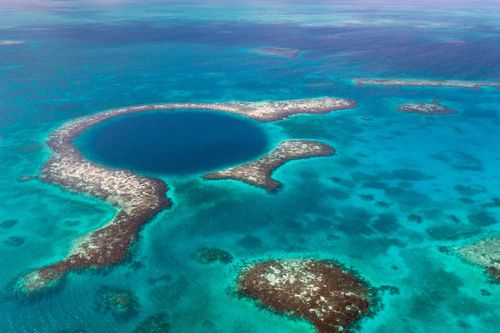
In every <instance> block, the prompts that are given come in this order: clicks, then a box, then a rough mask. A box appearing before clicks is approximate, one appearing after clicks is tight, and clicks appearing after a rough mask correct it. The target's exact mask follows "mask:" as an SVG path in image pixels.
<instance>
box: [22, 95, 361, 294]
mask: <svg viewBox="0 0 500 333" xmlns="http://www.w3.org/2000/svg"><path fill="white" fill-rule="evenodd" d="M355 105H356V103H355V102H354V101H352V100H347V99H341V98H329V97H325V98H315V99H299V100H289V101H276V102H272V101H271V102H232V103H211V104H201V103H171V104H153V105H142V106H132V107H126V108H121V109H114V110H109V111H104V112H101V113H97V114H94V115H90V116H86V117H82V118H79V119H75V120H72V121H69V122H67V123H66V124H64V125H63V126H62V127H60V128H59V129H57V130H55V131H54V132H53V133H52V134H51V135H50V139H49V141H48V142H47V144H48V146H49V147H50V149H51V150H52V156H51V157H50V159H49V160H48V161H47V162H46V163H45V165H44V166H43V170H42V173H41V175H40V179H42V180H44V181H46V182H48V183H53V184H56V185H60V186H63V187H65V188H66V189H68V190H70V191H73V192H77V193H83V194H87V195H91V196H93V197H96V198H99V199H101V200H104V201H106V202H108V203H110V204H111V205H113V206H114V207H116V208H117V210H118V213H117V215H116V216H115V217H114V219H113V220H111V221H109V222H108V223H107V224H105V225H104V226H103V227H102V228H100V229H98V230H95V231H93V232H91V233H89V234H87V235H84V236H82V237H81V238H80V239H78V240H76V241H75V243H74V245H73V248H72V249H71V251H70V252H69V254H68V255H67V256H66V258H64V259H63V260H61V261H58V262H56V263H54V264H52V265H48V266H45V267H42V268H40V269H37V270H34V271H32V272H30V273H28V274H27V275H24V276H22V277H20V278H19V279H18V281H17V283H16V288H17V289H18V290H19V291H21V292H27V293H30V292H33V291H37V290H40V289H42V288H44V287H47V286H50V285H53V283H54V282H56V281H57V280H58V279H59V278H61V277H62V276H63V275H64V274H66V273H67V272H69V271H72V270H81V269H86V268H91V267H93V268H100V267H104V266H107V265H111V264H114V263H116V262H118V261H121V260H123V259H124V258H125V256H126V254H127V251H128V248H129V247H130V245H131V244H132V242H133V241H134V240H135V238H136V236H137V233H138V231H139V228H140V227H141V226H142V225H143V224H144V223H146V222H147V221H148V220H150V219H151V218H152V217H154V216H155V215H156V214H157V213H158V212H160V211H161V210H163V209H164V208H167V207H169V206H170V201H169V200H168V199H167V198H166V197H165V193H166V191H167V185H166V184H165V183H164V182H163V181H162V180H160V179H156V178H150V177H144V176H140V175H137V174H135V173H132V172H131V171H128V170H118V169H112V168H108V167H104V166H100V165H97V164H96V163H93V162H91V161H89V160H86V159H85V158H84V157H83V156H82V155H81V154H80V152H79V151H78V149H77V148H76V147H75V146H74V145H73V140H74V139H75V138H76V137H77V136H78V135H80V134H81V133H82V132H83V131H85V130H86V129H88V128H90V127H92V126H95V125H97V124H99V123H101V122H103V121H106V120H108V119H111V118H114V117H118V116H122V115H126V114H132V113H140V112H147V111H158V110H178V109H199V110H204V111H207V112H208V111H220V112H229V113H235V114H240V115H243V116H247V117H249V118H252V119H255V120H258V121H262V122H267V121H276V120H281V119H284V118H287V117H288V116H291V115H294V114H300V113H303V114H320V113H327V112H331V111H335V110H341V109H348V108H352V107H354V106H355ZM316 145H317V144H316ZM302 146H303V145H302V144H301V145H300V146H297V145H296V144H287V145H285V146H283V147H281V149H280V151H279V152H280V153H282V154H291V155H293V154H296V155H297V154H299V155H300V154H304V151H301V149H302V148H301V147H302ZM306 148H307V147H306ZM287 149H290V150H291V152H287ZM327 149H330V148H326V146H325V147H322V146H318V147H310V148H308V149H305V148H304V149H302V150H305V154H310V150H312V151H315V150H318V151H319V153H320V154H321V152H322V151H323V150H327ZM278 161H280V162H279V163H278V164H277V165H276V166H275V167H277V166H279V165H281V164H282V160H280V159H278ZM274 163H276V162H274Z"/></svg>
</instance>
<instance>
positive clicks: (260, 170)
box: [203, 140, 334, 191]
mask: <svg viewBox="0 0 500 333" xmlns="http://www.w3.org/2000/svg"><path fill="white" fill-rule="evenodd" d="M333 153H334V149H333V148H332V147H330V146H329V145H327V144H325V143H322V142H317V141H309V140H288V141H284V142H281V143H280V144H279V145H278V146H277V147H276V148H275V149H274V150H273V151H271V152H270V153H269V154H267V155H265V156H264V157H262V158H261V159H259V160H256V161H254V162H250V163H247V164H243V165H240V166H236V167H233V168H229V169H226V170H221V171H217V172H213V173H209V174H206V175H205V176H203V178H205V179H212V180H213V179H234V180H239V181H242V182H244V183H247V184H251V185H255V186H258V187H262V188H265V189H266V190H268V191H273V190H276V189H278V188H279V187H280V186H281V183H280V182H278V181H276V180H274V179H272V178H271V175H272V173H273V171H274V170H276V169H277V168H278V167H280V166H282V165H283V164H285V163H286V162H288V161H291V160H297V159H305V158H310V157H318V156H329V155H333Z"/></svg>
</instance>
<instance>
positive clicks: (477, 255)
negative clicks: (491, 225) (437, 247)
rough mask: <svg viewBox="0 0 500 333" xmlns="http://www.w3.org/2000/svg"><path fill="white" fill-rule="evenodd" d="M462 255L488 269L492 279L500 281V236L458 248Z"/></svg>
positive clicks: (472, 262) (470, 261)
mask: <svg viewBox="0 0 500 333" xmlns="http://www.w3.org/2000/svg"><path fill="white" fill-rule="evenodd" d="M457 252H458V254H459V255H460V257H462V258H463V259H465V260H466V261H468V262H469V263H471V264H474V265H479V266H481V267H483V268H485V269H486V271H487V272H488V273H489V275H490V277H491V280H492V281H493V282H496V283H500V236H494V237H488V238H484V239H481V240H480V241H478V242H476V243H473V244H470V245H465V246H463V247H460V248H459V249H458V250H457Z"/></svg>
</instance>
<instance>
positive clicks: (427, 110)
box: [397, 101, 455, 115]
mask: <svg viewBox="0 0 500 333" xmlns="http://www.w3.org/2000/svg"><path fill="white" fill-rule="evenodd" d="M397 110H398V111H400V112H407V113H420V114H426V115H447V114H454V113H455V111H454V110H452V109H450V108H447V107H446V106H444V105H442V104H441V103H439V102H437V101H434V102H431V103H407V104H403V105H400V106H398V107H397Z"/></svg>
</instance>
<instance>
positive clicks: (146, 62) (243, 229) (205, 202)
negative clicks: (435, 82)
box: [0, 1, 500, 333]
mask: <svg viewBox="0 0 500 333" xmlns="http://www.w3.org/2000/svg"><path fill="white" fill-rule="evenodd" d="M21 5H22V7H23V9H22V10H19V6H21ZM496 9H498V5H497V4H495V3H494V2H492V3H488V2H484V3H482V4H477V3H474V4H472V3H468V2H465V3H457V2H453V3H452V2H447V1H443V2H440V3H437V4H436V3H434V5H433V6H430V5H429V4H428V3H426V2H421V3H418V2H411V3H409V4H406V5H404V6H395V5H394V3H392V4H390V5H388V4H387V3H386V4H382V3H381V2H376V3H373V2H370V3H369V4H367V3H359V2H352V3H351V2H348V1H346V2H339V3H335V4H332V3H331V2H322V1H317V2H311V3H308V4H301V3H298V2H293V1H287V2H279V3H278V2H268V1H266V2H251V3H247V2H232V4H231V6H228V7H225V6H224V3H223V2H222V3H221V2H208V1H205V2H189V3H181V4H174V3H170V4H168V5H166V4H163V5H162V4H158V3H156V4H144V5H140V6H139V5H133V4H128V5H126V4H115V5H113V6H109V5H108V6H104V5H101V4H99V2H93V3H92V4H90V3H87V2H85V1H83V2H80V3H79V4H78V5H72V6H68V5H63V4H61V3H51V2H47V3H45V4H44V5H43V6H39V5H34V4H33V3H31V4H29V3H27V2H26V3H24V2H16V3H14V2H9V1H7V2H5V3H4V2H3V3H2V4H1V5H0V17H1V18H0V40H24V41H26V42H27V43H26V44H24V45H12V46H0V157H1V159H0V202H1V204H0V223H1V221H5V220H15V222H8V223H5V224H4V226H6V227H2V228H1V229H0V253H1V256H2V261H1V263H2V269H1V271H0V286H1V287H2V293H1V297H2V301H1V302H0V332H9V333H10V332H50V333H52V332H61V331H65V330H66V331H69V332H72V331H78V330H81V331H85V332H98V333H99V332H133V330H134V328H135V327H136V326H137V325H138V323H139V322H140V321H141V320H143V319H144V318H146V317H147V316H149V315H151V314H153V313H156V312H158V311H165V312H167V313H168V314H169V317H170V319H169V321H170V323H171V331H172V332H286V333H289V332H312V331H313V329H312V328H311V327H310V326H309V325H308V324H307V323H305V322H302V321H294V320H290V319H289V318H286V317H282V316H277V315H275V314H273V313H271V312H268V311H262V310H261V309H259V308H258V307H257V306H255V304H253V303H252V302H250V301H248V300H242V299H239V298H238V297H236V296H235V294H234V291H235V279H236V276H237V273H238V271H239V269H240V267H241V265H242V264H243V262H247V261H250V260H254V259H257V260H258V259H265V258H285V257H313V258H334V259H337V260H339V261H340V262H343V263H345V264H346V265H348V266H351V265H352V266H353V267H354V268H355V269H356V270H357V271H358V272H359V273H360V275H361V276H363V277H364V278H365V279H366V280H368V281H369V282H370V283H371V284H373V285H374V286H382V285H391V286H395V287H397V288H398V289H399V294H396V295H389V294H388V293H386V294H384V295H383V297H382V302H383V304H384V307H383V309H381V310H380V311H379V312H378V313H377V315H376V316H375V317H374V318H366V319H365V320H363V321H362V323H361V327H360V328H359V331H360V332H380V333H382V332H383V333H386V332H442V331H449V332H488V333H489V332H497V331H498V328H499V327H500V319H499V318H500V313H499V310H498V304H499V302H500V289H499V287H498V285H493V284H490V283H488V280H487V277H486V276H485V275H484V274H483V271H482V270H481V268H478V267H474V266H471V265H469V264H467V263H465V262H463V261H461V260H460V259H458V258H456V257H454V256H450V255H446V254H444V253H442V252H440V251H439V247H440V246H458V245H460V244H464V243H469V242H471V241H473V240H475V239H477V238H481V237H483V236H485V235H492V234H498V233H499V232H500V224H499V221H500V210H499V207H498V205H495V204H494V200H495V199H497V198H500V191H499V188H500V186H499V185H500V184H499V179H500V171H499V170H500V152H499V150H498V142H500V133H499V131H498V126H497V124H498V122H499V121H500V114H499V105H500V90H498V89H491V88H485V89H482V90H467V89H451V88H380V87H356V86H355V85H354V84H353V83H352V78H355V77H378V76H381V77H410V78H412V77H413V78H440V79H466V80H492V81H500V60H499V59H500V40H499V37H498V36H499V35H500V30H499V28H498V24H497V23H498V21H499V19H500V18H499V17H498V16H497V15H498V14H495V13H499V12H500V11H499V10H496ZM264 46H265V47H288V48H296V49H300V50H302V51H303V52H302V53H301V56H300V57H298V58H296V59H288V58H285V57H272V56H265V55H258V54H255V53H251V52H248V50H250V49H253V48H256V47H264ZM320 96H337V97H345V98H352V99H355V100H357V101H358V103H359V107H358V108H356V109H354V110H345V111H339V112H335V113H332V114H328V115H317V116H294V117H292V118H289V119H287V120H284V121H280V122H277V123H270V124H266V125H265V130H266V133H267V136H268V138H269V146H270V147H271V146H272V145H274V144H276V143H277V142H279V141H281V140H283V139H286V138H301V139H302V138H304V139H315V140H321V141H324V142H327V143H329V144H331V145H332V146H334V147H335V148H336V151H337V154H336V155H335V156H333V157H328V158H321V159H315V160H307V161H294V162H291V163H289V164H287V165H286V166H284V167H282V168H281V169H279V170H278V171H277V172H276V173H275V177H276V179H279V180H280V181H282V182H283V183H284V187H283V188H282V189H281V190H280V191H279V192H278V193H276V194H268V193H266V192H264V191H262V190H260V189H257V188H253V187H250V186H247V185H244V184H239V183H236V182H232V181H210V182H209V181H203V180H202V179H200V178H199V177H198V175H192V176H189V177H186V176H180V175H178V176H175V175H171V176H163V178H164V180H165V181H166V182H167V183H168V184H169V185H170V186H171V187H172V190H171V191H170V192H169V194H170V196H171V197H172V199H173V201H174V206H173V208H172V209H170V210H167V211H164V212H162V213H161V214H160V215H159V216H158V217H156V218H155V219H154V220H153V221H151V222H150V223H149V224H147V225H146V226H145V227H144V228H143V230H142V231H141V233H140V237H139V239H138V241H137V243H136V244H135V246H134V248H133V249H132V250H131V253H130V259H129V260H127V261H126V262H125V263H122V264H120V265H117V266H115V267H112V268H110V269H106V270H102V271H86V272H81V273H78V274H70V275H69V276H68V277H67V278H66V279H65V280H64V281H62V283H61V284H60V285H59V286H58V287H57V288H56V289H54V290H51V291H50V292H49V293H48V294H45V295H41V296H40V297H35V298H29V299H22V300H19V299H17V298H15V297H14V295H13V294H12V290H11V283H12V281H13V280H14V279H15V278H16V277H17V276H18V275H19V274H22V273H25V272H27V271H29V270H30V269H32V268H36V267H40V266H41V265H44V264H48V263H51V262H54V261H56V260H58V259H60V258H62V257H64V255H65V254H66V253H67V251H68V249H69V247H70V246H71V244H72V241H73V240H74V239H75V238H76V237H78V236H79V235H82V234H84V233H86V232H88V231H90V230H93V229H95V228H97V227H99V226H100V225H102V224H104V223H106V221H108V220H109V219H110V217H112V216H113V214H114V211H113V209H112V208H111V207H110V206H108V205H106V204H105V203H102V202H100V201H98V200H96V199H93V198H89V197H85V196H82V195H76V194H71V193H68V192H66V191H65V190H64V189H60V188H57V187H55V186H51V185H47V184H44V183H42V182H38V181H29V182H19V181H18V179H19V177H20V176H23V175H36V174H37V173H38V172H39V171H40V168H41V166H42V165H43V163H44V161H46V160H47V158H48V156H49V151H48V149H47V147H46V146H45V145H44V141H45V140H46V138H47V136H48V135H49V133H50V132H51V131H52V130H54V129H55V128H57V127H58V126H60V125H61V124H63V123H64V122H65V121H68V120H70V119H73V118H75V117H78V116H83V115H88V114H92V113H95V112H99V111H102V110H105V109H109V108H115V107H123V106H127V105H139V104H150V103H163V102H183V101H190V102H215V101H232V100H248V101H254V100H279V99H292V98H306V97H320ZM435 99H439V100H440V101H441V102H442V103H443V104H445V105H447V106H449V107H452V108H454V109H455V110H456V111H457V114H455V115H451V116H442V117H426V116H421V115H416V114H403V113H398V112H396V111H395V108H396V106H397V105H399V104H401V103H404V102H409V101H432V100H435ZM367 195H369V196H367ZM371 197H373V200H367V198H368V199H369V198H371ZM412 214H416V215H418V216H420V217H421V218H422V222H421V223H416V222H414V221H412V220H411V219H409V216H410V215H412ZM451 216H454V217H455V218H452V217H451ZM206 246H208V247H213V246H216V247H218V248H221V249H224V250H227V251H229V252H230V253H231V254H232V255H233V256H234V261H233V263H232V264H229V265H222V264H210V265H205V264H201V263H199V262H198V261H197V260H196V256H195V253H196V250H197V249H199V248H200V247H206ZM101 286H112V287H118V288H128V289H130V290H132V291H133V292H134V293H135V294H136V295H137V297H138V300H139V303H140V311H139V314H138V315H136V316H134V317H132V318H130V319H129V320H125V321H123V320H122V321H120V320H116V319H115V318H114V317H113V316H111V315H110V314H109V313H105V312H102V311H101V310H100V309H99V307H98V306H97V305H96V302H97V301H98V299H99V297H98V296H99V295H97V294H96V293H97V290H98V289H99V287H101ZM481 290H486V291H488V293H485V292H484V291H483V292H481ZM487 294H490V295H489V296H485V295H487Z"/></svg>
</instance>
